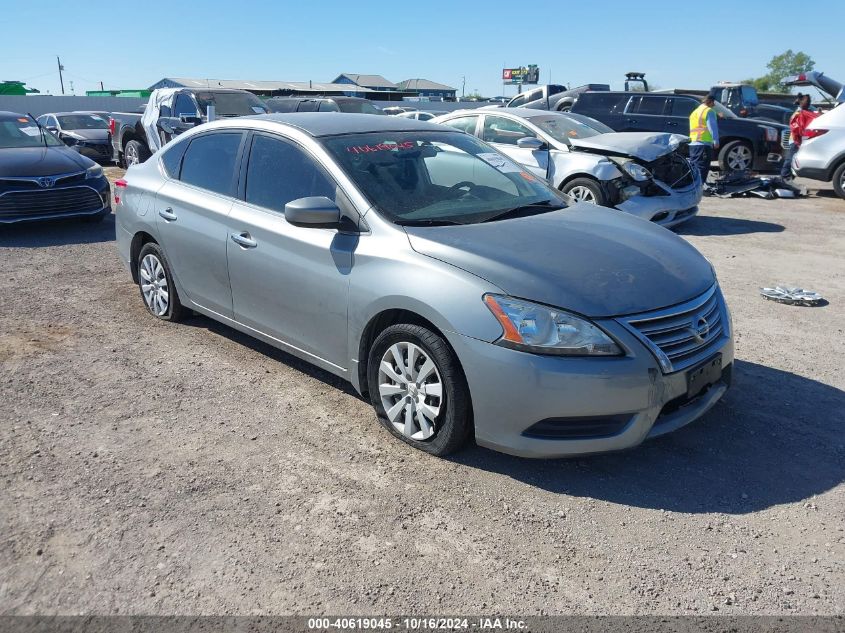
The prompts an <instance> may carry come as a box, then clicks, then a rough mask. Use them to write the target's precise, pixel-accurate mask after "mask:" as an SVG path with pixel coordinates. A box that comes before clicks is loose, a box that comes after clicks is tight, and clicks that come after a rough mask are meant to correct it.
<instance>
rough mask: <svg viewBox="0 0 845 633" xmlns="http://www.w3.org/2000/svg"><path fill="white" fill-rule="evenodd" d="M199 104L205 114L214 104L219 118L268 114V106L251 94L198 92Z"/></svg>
mask: <svg viewBox="0 0 845 633" xmlns="http://www.w3.org/2000/svg"><path fill="white" fill-rule="evenodd" d="M196 98H197V104H198V105H199V107H200V110H202V113H203V114H207V113H208V106H209V105H211V104H213V105H214V111H215V113H216V114H217V116H221V117H227V116H250V115H254V114H267V111H268V109H267V106H266V105H264V102H263V101H262V100H261V99H259V98H258V97H256V96H255V95H254V94H252V93H251V92H198V93H196Z"/></svg>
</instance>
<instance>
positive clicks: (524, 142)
mask: <svg viewBox="0 0 845 633" xmlns="http://www.w3.org/2000/svg"><path fill="white" fill-rule="evenodd" d="M516 146H517V147H519V148H520V149H530V150H532V151H533V150H538V149H543V148H544V147H545V146H546V144H545V143H544V142H543V141H541V140H540V139H538V138H536V137H534V136H526V137H525V138H521V139H519V140H518V141H517V142H516Z"/></svg>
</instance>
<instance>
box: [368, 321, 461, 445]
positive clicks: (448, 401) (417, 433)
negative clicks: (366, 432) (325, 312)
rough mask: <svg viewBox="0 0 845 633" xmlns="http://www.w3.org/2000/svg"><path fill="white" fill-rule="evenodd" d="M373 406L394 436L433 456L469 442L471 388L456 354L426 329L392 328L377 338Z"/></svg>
mask: <svg viewBox="0 0 845 633" xmlns="http://www.w3.org/2000/svg"><path fill="white" fill-rule="evenodd" d="M367 382H368V385H369V391H370V400H371V401H372V404H373V407H374V408H375V410H376V415H377V416H378V418H379V421H380V422H381V424H382V425H383V426H384V427H385V428H386V429H387V430H388V431H390V433H392V434H393V435H395V436H396V437H398V438H400V439H401V440H403V441H404V442H407V443H408V444H410V445H411V446H413V447H414V448H418V449H420V450H422V451H425V452H426V453H431V454H432V455H438V456H442V455H448V454H449V453H452V452H454V451H456V450H457V449H459V448H461V447H462V446H463V445H464V444H465V443H466V442H467V439H468V438H469V434H470V430H471V428H472V424H471V422H470V403H469V388H468V387H467V384H466V379H465V378H464V375H463V372H462V371H461V367H460V364H459V363H458V359H457V358H456V357H455V353H454V352H453V351H452V348H451V347H449V345H448V344H447V343H446V341H445V340H443V338H442V337H440V336H439V335H438V334H435V333H434V332H432V331H431V330H429V329H428V328H425V327H422V326H420V325H412V324H409V323H400V324H397V325H391V326H390V327H388V328H387V329H385V330H384V331H383V332H382V333H381V334H379V335H378V337H377V338H376V340H375V341H374V342H373V345H372V348H371V349H370V355H369V359H368V365H367Z"/></svg>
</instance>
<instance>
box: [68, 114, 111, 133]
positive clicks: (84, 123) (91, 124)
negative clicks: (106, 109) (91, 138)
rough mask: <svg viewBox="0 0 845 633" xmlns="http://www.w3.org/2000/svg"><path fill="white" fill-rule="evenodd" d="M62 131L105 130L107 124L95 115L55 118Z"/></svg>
mask: <svg viewBox="0 0 845 633" xmlns="http://www.w3.org/2000/svg"><path fill="white" fill-rule="evenodd" d="M56 118H58V119H59V124H60V125H61V126H62V129H63V130H107V129H109V124H108V122H107V121H106V120H105V119H104V118H103V117H101V116H98V115H96V114H63V115H62V116H59V117H56Z"/></svg>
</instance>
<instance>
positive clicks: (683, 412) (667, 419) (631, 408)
mask: <svg viewBox="0 0 845 633" xmlns="http://www.w3.org/2000/svg"><path fill="white" fill-rule="evenodd" d="M601 326H602V327H603V328H605V329H606V330H607V331H608V332H610V333H611V334H612V335H613V336H614V337H615V338H616V339H617V341H619V342H620V343H621V344H622V346H623V347H624V348H625V349H626V352H627V353H626V356H624V357H617V358H601V357H593V358H566V357H560V356H541V355H537V354H529V353H525V352H519V351H515V350H511V349H507V348H504V347H501V346H499V345H495V344H493V343H488V342H485V341H480V340H477V339H473V338H469V337H465V336H461V335H452V336H450V337H449V340H450V343H451V344H452V346H453V347H454V348H455V351H456V353H457V355H458V358H460V359H461V363H462V366H463V369H464V373H465V375H466V378H467V382H468V384H469V389H470V393H471V397H472V407H473V415H474V421H475V437H476V441H477V443H478V444H479V445H481V446H485V447H488V448H491V449H494V450H497V451H501V452H503V453H509V454H512V455H518V456H521V457H535V458H555V457H568V456H573V455H584V454H590V453H602V452H607V451H618V450H623V449H628V448H632V447H634V446H637V445H638V444H640V443H641V442H643V441H644V440H645V439H647V438H650V437H656V436H658V435H662V434H664V433H668V432H670V431H674V430H676V429H678V428H680V427H682V426H684V425H686V424H689V423H690V422H692V421H694V420H696V419H698V418H699V417H701V416H702V415H704V414H705V413H706V412H707V411H708V410H709V409H710V408H711V407H713V406H714V405H715V404H716V403H717V402H718V401H719V399H720V398H721V397H722V396H723V395H724V394H725V392H726V391H727V390H728V386H729V384H730V379H731V371H732V368H733V359H734V345H733V340H732V338H731V337H730V336H727V337H726V338H725V341H724V343H723V344H721V345H720V346H719V347H718V348H715V349H714V355H715V354H716V353H718V354H721V356H722V368H723V370H722V379H721V380H719V381H717V382H715V383H714V384H713V385H711V386H710V388H709V389H707V390H706V391H705V392H703V393H702V394H700V395H699V396H697V397H696V398H693V399H692V400H689V401H687V400H686V394H687V371H689V369H687V370H684V371H677V372H674V373H669V374H664V373H663V372H662V371H661V370H660V366H659V365H658V362H657V360H656V359H655V357H654V356H653V355H652V354H651V353H650V352H649V351H648V349H647V348H646V347H645V346H644V345H643V344H642V343H640V341H639V340H638V339H637V338H636V337H635V336H633V335H632V334H631V333H630V332H629V331H627V330H626V329H625V328H624V327H622V326H621V325H620V324H619V323H617V322H615V321H602V322H601ZM620 419H621V423H619V424H618V425H617V426H618V428H617V429H616V430H615V431H614V432H612V433H609V434H608V433H606V432H601V431H598V432H597V434H596V435H594V436H589V434H588V433H587V434H586V435H585V434H581V436H579V437H575V438H574V439H573V438H571V437H566V438H553V439H550V438H548V437H543V438H538V437H534V436H531V431H529V429H532V428H536V425H537V423H538V422H541V421H550V420H551V421H557V420H563V421H564V424H566V423H568V422H567V421H570V420H571V421H573V423H574V424H582V426H584V427H585V428H590V427H592V428H597V429H601V428H602V426H601V422H602V421H607V420H610V421H618V420H620ZM605 428H607V427H605Z"/></svg>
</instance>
